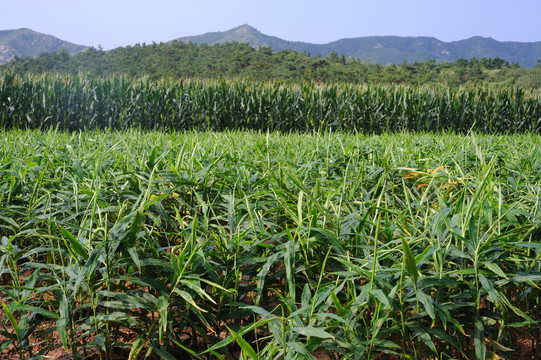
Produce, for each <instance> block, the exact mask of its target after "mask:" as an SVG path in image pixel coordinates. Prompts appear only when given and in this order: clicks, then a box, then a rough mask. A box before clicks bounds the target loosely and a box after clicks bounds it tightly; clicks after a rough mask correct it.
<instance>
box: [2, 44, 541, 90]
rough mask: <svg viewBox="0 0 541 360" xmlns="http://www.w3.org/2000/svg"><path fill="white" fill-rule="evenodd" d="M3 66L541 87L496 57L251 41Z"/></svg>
mask: <svg viewBox="0 0 541 360" xmlns="http://www.w3.org/2000/svg"><path fill="white" fill-rule="evenodd" d="M0 69H2V70H4V71H9V72H13V73H18V74H23V73H34V74H40V73H71V74H76V73H89V74H92V75H109V74H123V75H127V76H131V77H142V76H148V77H149V78H150V79H153V80H156V79H160V78H165V77H171V78H202V79H219V78H224V77H227V78H245V79H253V80H258V81H267V80H277V81H284V82H312V81H315V82H345V83H368V84H370V83H378V84H413V85H419V84H444V85H450V86H454V85H468V84H478V83H480V82H483V83H491V84H496V85H516V86H520V87H528V88H531V87H540V86H541V66H539V64H538V66H536V67H535V68H533V69H529V68H521V67H520V66H519V64H518V63H512V64H510V63H509V62H507V61H505V60H503V59H500V58H491V59H488V58H482V59H476V58H474V59H470V60H467V59H458V60H456V61H454V62H450V63H437V62H436V61H435V60H428V61H424V62H414V63H407V62H403V63H402V64H399V65H386V66H384V65H381V64H372V63H369V62H361V61H359V60H358V59H356V58H346V57H345V56H344V55H339V54H338V53H336V52H333V53H331V54H330V55H329V56H327V57H321V56H316V57H312V56H310V55H309V54H307V53H298V52H295V51H291V50H282V51H274V50H272V48H270V47H260V48H257V49H255V48H253V47H251V46H249V45H248V44H240V43H227V44H215V45H206V44H202V45H197V44H195V43H183V42H179V41H174V42H172V43H168V44H165V43H160V44H157V43H153V44H137V45H135V46H127V47H120V48H117V49H114V50H111V51H103V50H102V49H96V48H89V49H87V50H86V51H84V52H81V53H78V54H76V55H73V56H70V55H69V54H68V53H67V52H66V51H60V52H57V53H51V54H41V55H40V56H38V57H36V58H17V59H16V60H14V61H12V62H10V63H8V64H6V65H3V66H2V67H1V68H0Z"/></svg>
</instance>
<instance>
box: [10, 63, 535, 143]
mask: <svg viewBox="0 0 541 360" xmlns="http://www.w3.org/2000/svg"><path fill="white" fill-rule="evenodd" d="M0 126H1V127H2V128H4V129H8V128H29V129H49V128H56V129H62V130H71V131H73V130H80V129H106V128H108V129H126V128H131V127H134V128H140V129H145V130H151V129H162V130H187V129H195V130H216V131H221V130H226V129H250V130H270V131H272V130H278V131H284V132H288V131H300V132H311V131H314V130H316V131H317V130H331V131H336V130H338V131H358V132H363V133H382V132H388V131H414V132H440V131H451V132H457V133H466V132H468V131H475V132H482V133H509V132H513V133H514V132H518V133H522V132H533V133H538V132H539V131H540V130H541V98H540V95H539V93H538V92H535V91H524V90H521V89H518V88H496V89H492V88H488V87H477V88H448V87H443V86H442V87H404V86H358V85H346V84H325V85H323V84H314V83H312V84H304V85H289V84H287V85H284V84H280V83H262V82H250V81H246V80H219V81H202V80H189V81H181V80H171V79H169V80H161V81H150V80H149V79H145V78H143V79H131V78H128V77H120V76H113V77H105V78H94V77H90V76H84V75H79V76H47V75H41V76H34V75H28V76H22V77H21V76H16V75H11V74H8V73H4V74H0Z"/></svg>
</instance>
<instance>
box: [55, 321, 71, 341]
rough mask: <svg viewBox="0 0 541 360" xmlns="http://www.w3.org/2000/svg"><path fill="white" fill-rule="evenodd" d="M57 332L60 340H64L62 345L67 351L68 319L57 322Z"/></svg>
mask: <svg viewBox="0 0 541 360" xmlns="http://www.w3.org/2000/svg"><path fill="white" fill-rule="evenodd" d="M56 331H58V335H59V336H60V340H62V345H64V347H65V348H66V349H67V348H68V346H69V344H68V319H66V318H63V319H58V320H56Z"/></svg>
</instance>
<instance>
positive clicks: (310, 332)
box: [291, 326, 334, 339]
mask: <svg viewBox="0 0 541 360" xmlns="http://www.w3.org/2000/svg"><path fill="white" fill-rule="evenodd" d="M291 330H292V331H293V332H296V333H297V334H301V335H304V336H314V337H318V338H321V339H334V336H333V335H331V334H329V333H328V332H326V331H325V330H322V329H320V328H316V327H313V326H304V327H292V328H291Z"/></svg>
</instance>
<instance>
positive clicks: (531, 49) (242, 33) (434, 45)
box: [172, 24, 541, 67]
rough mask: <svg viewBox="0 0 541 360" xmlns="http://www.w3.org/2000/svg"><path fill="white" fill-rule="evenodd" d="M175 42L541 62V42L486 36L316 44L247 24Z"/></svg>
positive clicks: (380, 59)
mask: <svg viewBox="0 0 541 360" xmlns="http://www.w3.org/2000/svg"><path fill="white" fill-rule="evenodd" d="M175 40H177V41H181V42H194V43H196V44H204V43H206V44H209V45H212V44H215V43H225V42H232V41H237V42H244V43H248V44H249V45H250V46H253V47H259V46H270V47H271V48H273V49H274V50H276V51H279V50H288V49H290V50H294V51H297V52H301V53H302V52H307V53H310V54H311V55H312V56H313V55H316V54H321V56H323V57H326V56H329V55H330V54H331V53H332V51H335V52H337V53H338V54H340V55H341V54H343V55H344V56H346V57H355V58H358V59H360V60H364V61H369V62H372V63H381V64H385V65H388V64H400V63H401V62H403V61H404V60H405V61H406V62H409V63H410V62H415V61H419V62H422V61H425V60H431V59H434V60H436V61H438V62H452V61H455V60H457V59H461V58H464V59H471V58H474V57H476V58H482V57H487V58H495V57H499V58H502V59H505V60H507V61H509V62H518V63H520V65H521V66H524V67H534V66H535V65H536V62H537V60H538V59H541V41H538V42H517V41H498V40H495V39H493V38H491V37H488V38H485V37H482V36H473V37H471V38H468V39H463V40H456V41H449V42H444V41H441V40H439V39H437V38H435V37H429V36H395V35H387V36H365V37H352V38H343V39H338V40H335V41H331V42H328V43H323V44H314V43H308V42H301V41H288V40H283V39H280V38H278V37H275V36H269V35H265V34H263V33H261V32H260V31H259V30H257V29H256V28H254V27H252V26H250V25H247V24H244V25H241V26H238V27H235V28H233V29H230V30H226V31H217V32H207V33H205V34H201V35H195V36H186V37H180V38H176V39H174V40H172V41H175Z"/></svg>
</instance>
